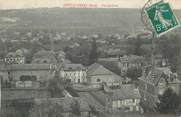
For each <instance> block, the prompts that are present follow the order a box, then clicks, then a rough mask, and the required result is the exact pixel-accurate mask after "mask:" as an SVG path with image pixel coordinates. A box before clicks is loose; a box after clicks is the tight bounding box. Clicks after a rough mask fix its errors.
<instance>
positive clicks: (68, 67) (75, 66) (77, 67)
mask: <svg viewBox="0 0 181 117" xmlns="http://www.w3.org/2000/svg"><path fill="white" fill-rule="evenodd" d="M63 69H64V70H70V71H71V70H73V71H74V70H86V68H85V67H84V66H83V65H82V64H73V63H70V64H65V66H64V67H63Z"/></svg>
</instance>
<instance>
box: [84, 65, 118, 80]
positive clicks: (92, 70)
mask: <svg viewBox="0 0 181 117" xmlns="http://www.w3.org/2000/svg"><path fill="white" fill-rule="evenodd" d="M88 75H90V76H92V75H114V76H115V77H117V78H118V77H119V76H118V75H116V74H115V73H113V72H111V71H110V70H108V69H106V68H105V67H103V66H102V65H100V64H98V63H94V64H92V65H91V66H89V67H88ZM119 78H120V77H119Z"/></svg>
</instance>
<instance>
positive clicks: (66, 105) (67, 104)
mask: <svg viewBox="0 0 181 117" xmlns="http://www.w3.org/2000/svg"><path fill="white" fill-rule="evenodd" d="M47 100H48V101H49V102H50V103H51V104H58V105H61V106H62V107H63V110H64V111H65V112H71V111H72V109H71V104H72V103H73V102H74V101H78V103H79V105H80V111H81V112H87V111H90V108H89V105H88V104H87V102H85V101H84V100H83V99H81V98H77V97H76V98H72V97H70V98H48V99H35V104H41V103H46V102H47Z"/></svg>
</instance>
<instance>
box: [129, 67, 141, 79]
mask: <svg viewBox="0 0 181 117" xmlns="http://www.w3.org/2000/svg"><path fill="white" fill-rule="evenodd" d="M141 75H142V69H141V67H131V68H128V70H127V77H129V78H131V80H132V81H134V80H137V79H138V77H140V76H141Z"/></svg>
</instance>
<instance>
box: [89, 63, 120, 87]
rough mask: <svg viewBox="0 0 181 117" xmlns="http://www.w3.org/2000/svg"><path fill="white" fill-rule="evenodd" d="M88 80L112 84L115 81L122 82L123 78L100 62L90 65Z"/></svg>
mask: <svg viewBox="0 0 181 117" xmlns="http://www.w3.org/2000/svg"><path fill="white" fill-rule="evenodd" d="M87 80H88V83H93V84H94V83H98V84H101V83H103V82H105V83H107V84H108V85H111V84H113V83H121V81H122V78H121V77H120V76H118V75H117V74H115V73H113V72H111V71H109V70H108V69H106V68H105V67H103V66H102V65H100V64H98V63H94V64H92V65H91V66H89V67H88V71H87Z"/></svg>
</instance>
